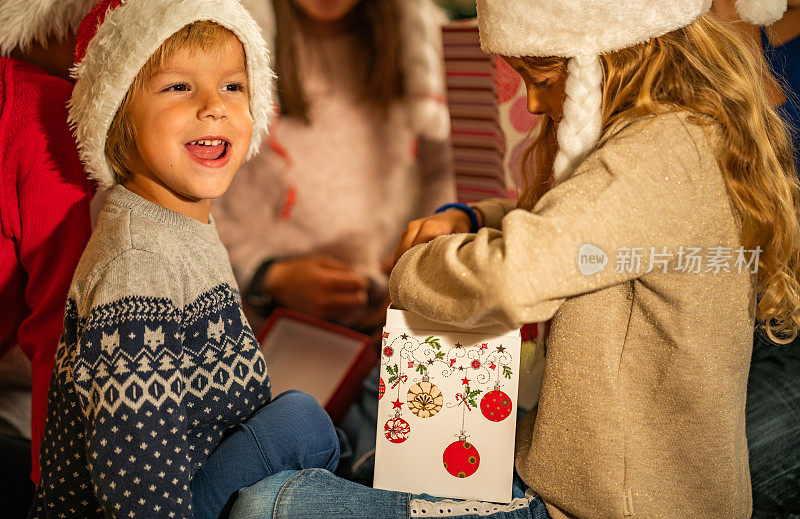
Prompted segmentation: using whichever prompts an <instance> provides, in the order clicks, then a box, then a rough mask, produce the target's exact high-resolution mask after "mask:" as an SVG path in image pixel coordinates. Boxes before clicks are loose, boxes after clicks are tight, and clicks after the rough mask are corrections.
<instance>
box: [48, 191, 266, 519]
mask: <svg viewBox="0 0 800 519" xmlns="http://www.w3.org/2000/svg"><path fill="white" fill-rule="evenodd" d="M269 398H270V390H269V379H268V377H267V368H266V364H265V363H264V359H263V357H262V355H261V352H260V351H259V349H258V344H257V342H256V339H255V337H254V336H253V332H252V330H251V329H250V327H249V325H248V324H247V321H246V320H245V317H244V314H243V313H242V308H241V304H240V300H239V294H238V291H237V289H236V282H235V281H234V279H233V274H232V272H231V269H230V264H229V262H228V255H227V253H226V252H225V249H224V247H223V246H222V244H221V243H220V241H219V237H218V236H217V231H216V229H215V227H214V225H213V223H212V224H208V225H205V224H201V223H199V222H197V221H195V220H193V219H191V218H189V217H186V216H184V215H181V214H179V213H175V212H173V211H169V210H168V209H164V208H163V207H160V206H158V205H156V204H153V203H151V202H148V201H147V200H145V199H143V198H141V197H139V196H137V195H135V194H133V193H131V192H130V191H128V190H126V189H125V188H123V187H121V186H117V187H115V188H114V190H113V191H112V193H111V195H110V196H109V198H108V201H107V203H106V205H105V207H104V208H103V211H102V212H101V214H100V218H99V220H98V224H97V227H96V229H95V231H94V235H93V236H92V238H91V240H90V241H89V244H88V246H87V248H86V250H85V252H84V254H83V257H82V258H81V261H80V263H79V264H78V268H77V270H76V272H75V277H74V279H73V281H72V286H71V288H70V292H69V299H68V301H67V307H66V312H65V318H64V333H63V336H62V339H61V343H60V344H59V348H58V352H57V354H56V365H55V371H54V375H53V380H52V383H51V386H50V393H49V398H48V409H47V425H46V427H45V434H44V440H43V442H42V447H41V462H42V479H41V482H40V483H39V487H38V489H37V496H36V500H35V502H34V507H33V516H34V517H103V516H108V517H111V516H113V517H147V518H150V517H178V518H180V517H191V516H192V497H191V493H190V486H189V483H190V481H191V478H192V475H193V474H194V473H195V471H196V470H197V469H198V468H199V467H200V466H201V465H202V464H203V462H204V461H205V460H206V458H207V457H208V455H209V453H210V452H211V451H212V450H213V449H214V448H215V447H216V446H217V444H218V443H219V441H220V440H221V439H222V437H223V434H224V433H225V431H226V430H227V429H229V428H230V427H232V426H234V425H235V424H236V423H238V422H240V421H242V420H244V419H246V418H247V417H249V416H250V415H251V414H253V412H254V411H255V410H256V409H258V408H260V407H261V406H262V405H264V404H265V403H267V402H268V401H269Z"/></svg>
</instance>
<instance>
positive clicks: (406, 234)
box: [394, 220, 420, 263]
mask: <svg viewBox="0 0 800 519" xmlns="http://www.w3.org/2000/svg"><path fill="white" fill-rule="evenodd" d="M419 227H420V223H419V221H418V220H414V221H413V222H411V223H410V224H408V228H407V229H406V230H405V231H403V235H402V236H401V237H400V243H399V244H397V249H395V251H394V263H397V260H399V259H400V256H402V255H403V253H405V252H406V251H407V250H408V249H410V248H411V247H413V246H414V239H415V238H416V237H417V233H418V232H419Z"/></svg>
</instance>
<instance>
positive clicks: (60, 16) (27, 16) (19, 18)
mask: <svg viewBox="0 0 800 519" xmlns="http://www.w3.org/2000/svg"><path fill="white" fill-rule="evenodd" d="M96 1H97V0H57V1H56V0H2V1H0V27H2V30H0V56H7V55H8V54H9V53H10V52H11V51H12V50H13V49H14V48H15V47H25V46H26V45H29V44H30V43H31V42H34V41H35V42H37V43H40V44H44V43H45V42H46V41H47V39H48V38H50V37H56V38H58V39H62V38H64V37H66V36H67V35H68V34H70V33H73V32H75V31H77V30H78V25H80V23H81V20H82V19H83V17H84V16H86V13H88V12H89V10H90V9H91V8H92V7H93V6H94V4H95V3H96Z"/></svg>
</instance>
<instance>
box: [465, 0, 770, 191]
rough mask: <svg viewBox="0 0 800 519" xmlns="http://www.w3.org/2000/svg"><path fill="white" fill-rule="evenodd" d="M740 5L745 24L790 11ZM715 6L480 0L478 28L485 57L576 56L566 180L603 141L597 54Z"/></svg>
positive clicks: (643, 0)
mask: <svg viewBox="0 0 800 519" xmlns="http://www.w3.org/2000/svg"><path fill="white" fill-rule="evenodd" d="M736 8H737V10H738V12H739V15H740V16H741V17H742V19H743V20H744V21H746V22H749V23H753V24H756V25H768V24H770V23H773V22H775V21H777V20H778V19H780V17H781V16H782V15H783V13H784V11H786V0H737V1H736ZM709 9H711V0H666V1H652V0H478V27H479V30H480V37H481V47H482V48H483V50H484V51H486V52H489V53H493V54H501V55H504V56H516V57H524V56H562V57H565V58H570V60H569V63H568V65H567V69H568V72H569V75H568V77H567V84H566V91H567V99H566V101H565V103H564V117H563V119H562V120H561V122H560V123H559V127H558V146H559V151H558V155H557V156H556V162H555V165H554V175H555V180H556V182H560V181H562V180H564V179H566V178H568V177H569V176H570V175H571V174H572V171H573V170H574V168H575V167H576V166H577V165H578V164H580V162H581V161H582V160H583V159H584V158H585V157H586V155H587V154H588V153H590V152H591V151H592V150H593V149H594V147H595V146H596V145H597V141H598V139H599V138H600V132H601V127H602V108H601V103H602V81H603V71H602V67H601V65H600V60H599V56H600V55H601V54H606V53H609V52H614V51H617V50H620V49H623V48H625V47H630V46H632V45H636V44H638V43H643V42H646V41H648V40H650V39H651V38H655V37H658V36H661V35H663V34H666V33H668V32H671V31H674V30H677V29H680V28H681V27H685V26H687V25H689V24H691V23H693V22H694V21H695V20H697V19H698V18H700V17H701V16H703V15H704V14H706V13H707V12H708V11H709Z"/></svg>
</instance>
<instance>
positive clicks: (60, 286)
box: [0, 57, 91, 482]
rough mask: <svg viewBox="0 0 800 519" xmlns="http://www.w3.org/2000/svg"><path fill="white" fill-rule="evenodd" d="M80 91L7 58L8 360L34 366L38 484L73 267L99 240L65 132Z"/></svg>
mask: <svg viewBox="0 0 800 519" xmlns="http://www.w3.org/2000/svg"><path fill="white" fill-rule="evenodd" d="M71 94H72V84H70V83H69V82H67V81H65V80H63V79H60V78H57V77H54V76H50V75H49V74H47V73H46V72H45V71H44V70H42V69H40V68H38V67H36V66H34V65H30V64H28V63H25V62H22V61H19V60H15V59H12V58H3V57H0V307H2V311H0V356H1V355H3V354H5V353H6V351H8V349H9V348H11V347H12V346H13V345H15V344H19V346H20V348H21V349H22V351H23V352H25V354H26V355H27V356H28V358H30V360H31V369H32V374H33V389H32V392H33V395H32V410H31V422H32V423H31V436H32V438H31V451H32V452H31V456H32V460H33V472H32V475H31V477H32V479H33V481H34V482H38V480H39V444H40V443H41V440H42V433H43V431H44V422H45V412H46V408H47V390H48V387H49V386H50V377H51V375H52V373H53V359H54V356H55V351H56V347H57V346H58V341H59V338H60V336H61V330H62V326H63V320H64V304H65V302H66V297H67V290H68V289H69V286H70V282H71V281H72V275H73V272H74V270H75V266H76V265H77V263H78V260H79V259H80V257H81V253H82V252H83V249H84V247H85V246H86V242H87V241H88V240H89V235H90V234H91V221H90V214H89V201H90V197H91V189H90V185H89V181H88V179H87V177H86V173H85V172H84V170H83V165H82V164H81V162H80V160H79V158H78V153H77V149H76V146H75V140H74V138H73V136H72V133H71V132H70V131H69V128H68V126H67V107H66V103H67V101H68V100H69V98H70V95H71Z"/></svg>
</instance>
